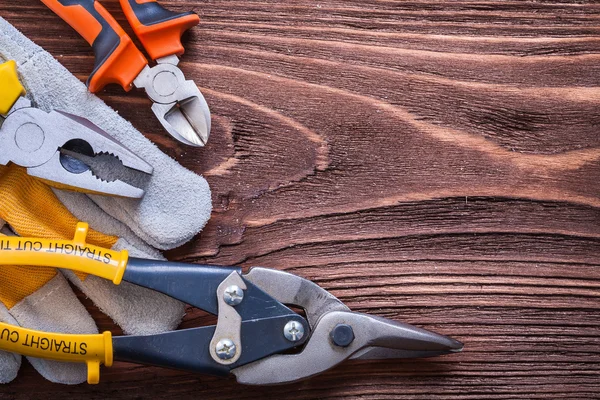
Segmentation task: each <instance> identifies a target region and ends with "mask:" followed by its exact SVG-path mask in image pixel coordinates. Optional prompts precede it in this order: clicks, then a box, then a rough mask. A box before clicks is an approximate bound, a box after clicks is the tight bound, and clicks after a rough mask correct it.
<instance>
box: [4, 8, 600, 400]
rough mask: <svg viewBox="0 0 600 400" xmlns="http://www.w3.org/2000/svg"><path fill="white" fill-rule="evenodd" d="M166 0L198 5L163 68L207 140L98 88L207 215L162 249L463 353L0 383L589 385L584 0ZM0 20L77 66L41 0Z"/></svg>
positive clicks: (83, 389)
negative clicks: (246, 377) (176, 245)
mask: <svg viewBox="0 0 600 400" xmlns="http://www.w3.org/2000/svg"><path fill="white" fill-rule="evenodd" d="M103 4H104V5H105V6H107V8H108V9H109V10H110V11H113V12H114V13H115V15H118V16H119V18H118V19H119V20H120V21H121V22H123V18H122V17H121V15H122V14H121V13H120V11H119V6H118V1H117V0H104V1H103ZM163 4H164V5H165V6H167V7H170V8H171V9H175V10H189V9H194V10H196V11H197V12H198V13H199V14H200V16H201V18H202V22H201V24H200V26H199V27H197V28H195V29H193V30H192V31H191V32H190V33H189V34H187V35H186V37H185V44H186V48H187V52H186V54H185V56H184V57H183V63H182V69H183V70H184V71H185V73H186V75H187V76H188V77H189V78H192V79H194V80H195V81H196V82H197V83H198V84H199V86H201V89H202V91H203V93H204V94H205V96H206V98H207V100H208V102H209V104H210V106H211V109H212V113H213V131H212V136H211V138H210V142H209V144H208V146H207V147H205V148H203V149H191V148H188V147H183V146H180V145H178V144H177V143H175V142H174V141H173V140H171V139H170V138H169V137H168V136H166V135H165V134H164V133H163V132H162V130H161V128H160V126H159V124H158V123H157V122H156V120H155V119H154V117H153V115H152V113H151V111H150V108H149V101H148V100H147V99H146V98H145V97H144V95H143V94H142V93H139V92H137V93H136V92H132V93H129V94H128V95H124V93H123V92H122V91H121V90H120V89H118V88H111V89H109V90H107V91H105V92H103V93H101V94H100V96H101V97H102V98H103V99H105V100H106V101H107V102H108V103H109V104H110V105H112V106H113V107H114V108H116V109H118V110H119V112H120V113H121V115H123V116H124V117H126V118H128V119H130V120H131V121H132V122H133V124H134V125H135V126H136V127H138V128H139V129H140V130H141V131H143V132H144V133H145V134H147V135H148V137H149V138H151V139H152V140H154V141H155V142H156V143H157V144H158V145H159V146H160V147H161V148H162V149H163V150H164V151H165V152H167V153H168V154H169V155H171V156H173V157H175V158H176V159H177V160H179V161H180V162H181V163H182V164H183V165H184V166H186V167H188V168H190V169H192V170H194V171H196V172H198V173H199V174H203V175H204V176H206V178H207V179H208V180H209V182H210V184H211V187H212V190H213V200H214V213H213V217H212V220H211V222H210V223H209V225H208V227H207V228H206V229H205V231H204V232H203V233H202V234H201V235H200V236H199V237H198V238H197V239H196V240H195V241H193V242H192V243H190V244H188V245H186V246H184V247H183V248H181V249H177V250H174V251H171V252H168V254H167V255H168V256H169V257H170V258H171V259H173V260H183V261H190V262H196V261H197V262H208V263H218V264H240V265H243V266H252V265H262V266H266V267H272V268H280V269H285V270H288V271H290V272H293V273H296V274H299V275H302V276H304V277H307V278H309V279H312V280H314V281H315V282H316V283H318V284H320V285H321V286H323V287H325V288H326V289H328V290H330V291H331V292H332V293H334V294H335V295H337V296H339V298H340V299H342V300H343V301H344V302H346V303H347V304H348V305H349V306H350V307H351V308H352V309H354V310H356V311H362V312H368V313H372V314H375V315H381V316H384V317H388V318H393V319H398V320H403V321H406V322H409V323H412V324H415V325H418V326H422V327H424V328H427V329H432V330H435V331H438V332H440V333H444V334H448V335H451V336H453V337H456V338H458V339H460V340H461V341H463V342H464V343H465V350H464V352H463V353H461V354H458V355H452V356H446V357H440V358H434V359H428V360H416V361H415V360H401V361H383V362H347V363H346V364H344V365H343V366H340V367H338V368H336V369H334V370H332V371H331V372H328V373H326V374H323V375H321V376H319V377H316V378H314V379H311V380H309V381H305V382H302V383H297V384H293V385H287V386H281V387H271V388H253V387H243V386H240V385H237V384H236V383H235V381H234V379H216V378H210V377H206V376H199V375H194V374H190V373H183V372H178V371H170V370H165V369H158V368H149V367H142V366H132V365H126V364H119V365H117V366H116V367H114V368H112V369H104V370H103V372H102V373H103V383H102V384H101V385H99V386H97V387H88V386H85V385H81V386H76V387H65V386H60V385H53V384H50V383H48V382H45V381H44V380H43V379H42V378H40V377H39V376H38V375H37V374H36V372H35V371H34V370H33V369H32V368H31V367H30V366H26V367H25V368H24V369H23V371H22V372H21V375H20V376H19V378H18V379H17V380H16V381H15V382H14V383H13V384H10V385H7V386H3V387H1V388H0V397H2V398H13V397H15V398H17V397H19V398H28V397H31V398H45V399H59V398H71V397H75V398H92V399H94V398H150V397H171V398H198V399H204V400H207V399H219V400H226V399H262V398H271V397H272V398H278V399H294V400H300V399H312V398H324V399H347V398H360V399H401V398H402V399H404V398H419V399H430V398H442V399H479V398H485V399H487V398H490V399H491V398H494V399H496V398H497V399H523V398H544V399H546V398H571V399H583V398H594V397H596V398H600V88H599V86H600V85H599V83H600V37H599V35H600V4H598V3H594V2H583V1H572V2H571V1H563V2H555V1H499V0H498V1H491V0H489V1H452V2H434V1H428V0H420V1H408V2H403V1H397V0H373V1H357V0H324V1H293V2H286V1H275V0H271V1H268V0H261V1H220V0H210V1H197V2H194V1H183V0H182V1H179V0H164V1H163ZM0 15H1V16H2V17H4V18H6V19H7V20H8V21H10V22H11V23H13V24H14V25H16V26H17V27H18V28H19V29H20V30H22V31H23V32H24V33H25V34H26V35H27V36H29V37H30V38H32V39H33V40H34V41H36V42H37V43H38V44H40V45H42V46H43V47H44V48H45V49H47V50H48V51H49V52H51V53H52V54H53V55H55V56H56V57H57V58H58V59H59V60H60V61H61V62H62V63H63V64H64V65H65V66H66V67H67V68H69V69H70V70H71V71H72V72H73V73H74V74H76V75H77V76H78V77H80V78H81V79H82V80H84V79H85V78H86V77H87V74H88V73H89V72H90V71H91V68H92V65H93V56H92V53H91V51H90V49H89V47H88V46H87V45H86V44H85V42H84V41H83V40H82V39H80V38H79V37H78V36H77V35H76V34H75V33H74V31H72V30H71V29H70V28H68V27H67V26H66V25H65V24H64V23H62V22H61V21H60V20H59V19H58V18H57V17H56V16H55V15H54V14H52V13H51V12H50V11H49V10H47V9H46V8H45V7H44V6H43V5H42V4H41V3H40V2H39V1H38V0H12V1H2V2H1V3H0ZM92 309H93V308H92ZM94 315H95V316H96V317H98V321H99V324H100V326H101V328H110V329H114V326H113V325H112V324H111V323H110V321H108V320H107V319H106V317H102V315H101V314H100V313H99V312H98V311H97V310H96V311H94ZM207 321H208V318H206V317H204V316H203V315H202V314H200V313H198V312H197V311H193V310H190V314H189V315H188V317H187V318H186V321H185V323H184V325H185V326H195V325H199V324H202V323H205V322H207Z"/></svg>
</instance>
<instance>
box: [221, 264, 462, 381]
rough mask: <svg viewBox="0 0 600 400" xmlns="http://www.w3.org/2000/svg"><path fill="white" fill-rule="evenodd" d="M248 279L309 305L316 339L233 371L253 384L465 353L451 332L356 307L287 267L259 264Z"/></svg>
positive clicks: (281, 296) (272, 292)
mask: <svg viewBox="0 0 600 400" xmlns="http://www.w3.org/2000/svg"><path fill="white" fill-rule="evenodd" d="M245 278H246V279H247V280H249V281H251V282H253V283H254V284H255V285H257V286H258V287H260V288H262V289H263V290H264V291H266V292H267V293H269V294H270V295H271V296H273V297H274V298H276V299H277V300H278V301H280V302H282V303H284V304H288V305H295V306H299V307H302V308H304V310H305V312H306V317H307V319H308V321H309V324H310V326H311V334H310V339H309V340H308V342H307V343H306V344H305V346H304V348H303V349H301V351H300V352H299V353H296V354H277V355H273V356H270V357H268V358H264V359H262V360H259V361H256V362H254V363H252V364H248V365H244V366H242V367H239V368H236V369H234V370H232V373H233V374H234V375H235V376H236V378H237V381H238V382H240V383H244V384H249V385H272V384H280V383H287V382H295V381H298V380H301V379H305V378H308V377H310V376H314V375H317V374H319V373H322V372H324V371H326V370H328V369H330V368H332V367H334V366H336V365H338V364H339V363H341V362H343V361H345V360H347V359H382V358H421V357H431V356H439V355H443V354H451V353H456V352H460V351H461V350H462V348H463V344H462V343H461V342H459V341H457V340H454V339H452V338H450V337H447V336H443V335H440V334H437V333H435V332H430V331H427V330H425V329H421V328H417V327H415V326H412V325H409V324H405V323H400V322H396V321H392V320H389V319H386V318H381V317H377V316H372V315H367V314H362V313H356V312H351V311H350V310H349V309H348V307H346V306H345V305H344V304H343V303H342V302H341V301H340V300H338V299H337V298H335V297H334V296H333V295H332V294H331V293H329V292H327V291H326V290H324V289H322V288H321V287H319V286H318V285H316V284H315V283H313V282H310V281H308V280H306V279H303V278H300V277H298V276H296V275H291V274H288V273H285V272H281V271H275V270H269V269H265V268H253V269H252V270H251V271H250V272H249V273H248V274H247V275H246V276H245Z"/></svg>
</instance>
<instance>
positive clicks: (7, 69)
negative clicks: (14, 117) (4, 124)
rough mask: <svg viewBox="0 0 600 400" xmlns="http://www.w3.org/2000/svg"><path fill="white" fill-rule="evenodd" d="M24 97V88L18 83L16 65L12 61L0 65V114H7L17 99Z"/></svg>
mask: <svg viewBox="0 0 600 400" xmlns="http://www.w3.org/2000/svg"><path fill="white" fill-rule="evenodd" d="M24 95H25V88H24V87H23V85H21V82H19V76H18V75H17V64H16V63H15V62H14V61H12V60H11V61H7V62H5V63H4V64H0V114H1V115H6V114H8V112H9V111H10V109H11V108H12V106H13V105H14V104H15V102H16V101H17V100H19V97H21V96H24Z"/></svg>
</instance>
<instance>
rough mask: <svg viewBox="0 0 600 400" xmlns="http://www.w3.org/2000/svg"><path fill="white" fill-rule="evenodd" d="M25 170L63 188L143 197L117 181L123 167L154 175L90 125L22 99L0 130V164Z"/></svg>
mask: <svg viewBox="0 0 600 400" xmlns="http://www.w3.org/2000/svg"><path fill="white" fill-rule="evenodd" d="M9 162H12V163H14V164H17V165H19V166H22V167H25V168H27V173H28V174H29V175H31V176H34V177H37V178H40V179H42V180H44V181H47V182H48V183H49V184H51V185H52V186H55V187H59V188H66V189H70V190H77V191H83V192H89V193H98V194H105V195H113V196H121V197H131V198H141V197H142V196H143V195H144V190H143V189H141V188H139V187H136V186H133V185H132V184H129V183H127V182H124V181H122V180H121V179H119V178H115V176H116V175H115V171H116V170H118V169H119V168H128V169H132V170H136V171H138V172H140V173H143V174H152V171H153V169H152V166H150V165H149V164H148V163H146V162H145V161H144V160H142V159H141V158H139V157H138V156H136V155H135V154H133V153H132V152H131V151H129V150H127V149H126V148H125V147H124V146H123V145H121V144H120V143H118V142H117V141H116V140H114V139H112V138H111V137H110V136H109V135H108V134H107V133H106V132H104V131H103V130H101V129H100V128H98V127H97V126H96V125H94V124H92V123H91V122H90V121H88V120H86V119H84V118H81V117H77V116H74V115H71V114H67V113H64V112H61V111H56V110H53V111H51V112H49V113H46V112H45V111H42V110H40V109H38V108H34V107H32V106H31V102H30V101H29V100H27V99H25V98H24V97H21V98H20V99H19V100H18V101H17V102H16V103H15V104H14V106H13V107H12V109H11V110H10V112H9V113H8V115H7V116H6V118H5V120H4V122H3V123H2V126H1V128H0V165H7V164H8V163H9Z"/></svg>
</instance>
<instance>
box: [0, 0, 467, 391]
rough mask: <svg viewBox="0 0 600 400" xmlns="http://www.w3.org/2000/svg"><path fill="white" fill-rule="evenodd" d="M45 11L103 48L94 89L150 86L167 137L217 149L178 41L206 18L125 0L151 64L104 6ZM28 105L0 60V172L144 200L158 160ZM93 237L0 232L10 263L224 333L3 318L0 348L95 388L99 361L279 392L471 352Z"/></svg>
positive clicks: (274, 281) (285, 276) (277, 274)
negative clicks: (210, 143)
mask: <svg viewBox="0 0 600 400" xmlns="http://www.w3.org/2000/svg"><path fill="white" fill-rule="evenodd" d="M42 2H43V3H44V4H46V5H47V6H48V7H49V8H51V9H52V10H53V11H54V12H55V13H56V14H58V15H59V16H61V17H62V18H63V19H64V20H65V21H66V22H67V23H68V24H70V25H71V26H72V27H73V28H75V29H76V30H77V31H78V32H79V33H80V34H81V35H82V36H83V37H84V38H85V39H86V40H87V41H88V43H90V45H91V46H92V48H93V50H94V53H95V57H96V65H95V67H94V70H93V72H92V74H91V75H90V77H89V80H88V88H89V90H90V91H91V92H97V91H99V90H101V89H102V88H103V87H104V86H105V85H107V84H111V83H116V84H119V85H121V86H122V87H123V88H124V89H125V90H126V91H129V90H130V89H131V88H132V87H133V86H135V87H137V88H144V89H145V91H146V93H147V94H148V96H149V97H150V99H151V100H152V101H153V103H154V104H153V106H152V110H153V112H154V114H155V115H156V117H157V118H158V120H159V121H160V123H161V125H162V126H163V127H164V129H165V130H166V131H167V132H168V133H169V134H171V135H172V136H173V137H174V138H176V139H177V140H179V141H180V142H182V143H185V144H187V145H191V146H203V145H204V144H205V143H206V142H207V140H208V137H209V134H210V129H211V117H210V111H209V108H208V105H207V104H206V101H205V99H204V97H203V96H202V94H201V93H200V90H199V89H198V87H197V86H196V84H195V83H194V82H193V81H190V80H186V79H185V77H184V75H183V73H182V71H181V70H180V69H179V68H178V67H177V65H178V63H179V59H178V56H180V55H181V54H182V53H183V46H182V45H181V41H180V37H181V35H182V34H183V32H184V31H186V30H187V29H189V28H191V27H193V26H195V25H196V24H198V22H199V18H198V16H197V15H196V14H195V13H193V12H189V13H182V14H177V13H173V12H170V11H168V10H166V9H164V8H162V7H161V6H160V5H158V4H157V3H156V2H155V1H153V0H120V4H121V7H122V9H123V11H124V13H125V16H126V18H127V20H128V22H129V24H130V25H131V27H132V29H133V31H134V32H135V34H136V35H137V37H138V38H139V40H140V42H141V43H142V44H143V46H144V48H145V50H146V51H147V53H148V54H149V55H150V57H151V59H152V60H155V61H156V65H155V66H153V67H150V66H149V65H148V62H147V60H146V59H145V57H144V56H143V55H142V53H141V52H140V51H139V50H138V49H137V48H136V46H135V45H134V44H133V42H132V41H131V39H130V38H129V37H128V36H127V34H126V33H125V31H124V30H123V29H122V28H121V27H120V26H119V24H118V23H117V22H116V20H115V19H114V18H113V17H112V16H111V15H110V14H109V12H108V11H107V10H106V9H105V8H104V7H102V6H101V5H100V4H99V3H98V2H97V1H95V0H42ZM0 50H1V49H0ZM84 89H85V88H84V87H83V86H82V92H83V91H84ZM25 96H26V92H25V88H24V87H23V85H22V84H21V83H20V81H19V78H18V71H17V66H16V64H15V63H14V62H13V61H8V62H6V63H4V64H2V65H0V117H1V118H0V123H1V125H0V165H3V166H7V165H9V164H12V165H16V166H19V167H22V168H23V169H24V170H25V171H26V173H27V175H29V176H30V177H35V178H39V179H41V180H42V181H44V182H45V183H47V184H48V185H50V186H53V187H55V188H59V189H67V190H72V191H79V192H84V193H91V194H100V195H110V196H116V197H123V198H133V199H142V198H143V196H144V187H143V185H140V182H143V179H144V178H146V179H152V174H153V167H152V166H151V165H150V164H148V163H147V162H146V161H144V160H143V159H142V158H140V157H138V156H137V155H136V154H134V153H133V152H132V151H130V150H128V149H127V148H126V147H125V146H123V145H122V144H121V143H119V142H118V141H116V140H115V139H113V138H112V137H111V134H110V132H105V131H104V130H102V129H101V128H99V127H98V126H96V125H94V124H93V123H92V122H90V121H89V120H87V119H85V118H82V117H80V116H76V115H71V114H69V113H68V111H69V110H58V109H54V110H51V111H49V112H47V111H45V110H42V109H40V108H36V107H35V104H32V102H31V101H30V100H28V99H27V98H26V97H25ZM121 170H127V171H128V174H134V175H136V176H137V177H138V178H136V179H134V180H130V179H124V178H123V179H122V177H123V176H129V175H128V174H124V173H121ZM159 170H160V169H159V168H157V169H156V171H159ZM0 194H1V193H0ZM146 197H148V196H146ZM1 200H2V197H1V196H0V201H1ZM207 218H208V217H207ZM76 221H77V220H75V222H76ZM75 222H73V225H72V228H71V229H73V227H74V226H75ZM2 225H3V221H1V220H0V227H1V226H2ZM71 232H72V230H71ZM5 233H6V232H5ZM88 235H90V237H91V235H92V231H91V230H88V225H87V224H86V223H83V222H81V223H79V224H77V227H76V230H75V236H74V238H73V239H72V240H65V238H64V237H62V238H54V237H45V238H34V237H21V236H11V235H10V234H9V235H8V236H4V235H0V265H4V266H5V268H11V267H13V268H14V267H19V266H25V267H33V268H36V269H38V270H39V269H40V268H48V267H52V268H62V269H64V270H70V271H75V272H77V273H82V274H89V275H91V276H95V277H99V278H104V279H106V280H109V281H112V283H113V284H114V285H120V284H121V283H122V282H128V284H133V285H135V286H137V287H142V288H147V289H150V290H151V291H154V292H158V293H162V294H164V295H167V296H169V297H171V298H173V299H177V300H179V301H181V302H184V303H187V304H189V305H191V306H193V307H196V308H198V309H201V310H204V311H206V312H208V313H211V314H214V315H216V316H217V322H216V325H212V326H201V327H196V328H189V329H181V330H173V331H168V332H162V333H154V334H143V335H130V336H127V335H125V336H114V337H113V336H112V335H111V333H110V332H104V333H103V334H66V333H60V332H58V333H57V332H45V331H39V330H32V329H27V327H20V326H17V325H15V324H13V323H4V322H0V349H1V350H5V351H8V352H13V353H17V354H22V355H25V356H28V357H34V358H40V359H48V360H56V361H63V362H73V363H85V364H87V380H88V382H89V383H98V381H99V375H100V366H101V365H102V364H104V365H105V366H107V367H110V366H111V365H112V363H113V361H126V362H133V363H139V364H147V365H154V366H161V367H168V368H176V369H182V370H187V371H193V372H199V373H205V374H211V375H220V376H225V375H228V374H230V373H231V374H233V375H235V377H236V379H237V381H238V382H240V383H244V384H249V385H270V384H281V383H288V382H295V381H298V380H301V379H304V378H308V377H311V376H314V375H317V374H319V373H322V372H324V371H326V370H328V369H330V368H333V367H334V366H336V365H338V364H340V363H341V362H343V361H345V360H348V359H361V360H378V359H389V358H420V357H432V356H439V355H445V354H450V353H455V352H459V351H461V350H462V347H463V345H462V343H460V342H458V341H456V340H454V339H451V338H449V337H446V336H443V335H440V334H437V333H434V332H430V331H427V330H424V329H420V328H417V327H415V326H412V325H408V324H404V323H400V322H395V321H392V320H389V319H385V318H381V317H377V316H372V315H367V314H362V313H357V312H352V311H350V309H349V308H348V307H347V306H346V305H344V304H343V303H342V302H341V301H340V300H338V299H337V298H336V297H334V296H333V295H332V294H331V293H329V292H327V291H326V290H324V289H323V288H321V287H319V286H318V285H316V284H315V283H313V282H311V281H309V280H306V279H304V278H302V277H300V276H296V275H293V274H290V273H287V272H283V271H278V270H272V269H267V268H252V269H250V270H249V271H247V272H246V273H244V271H243V270H242V269H241V268H237V267H222V266H209V265H194V264H184V263H175V262H168V261H160V260H150V259H145V258H135V257H130V256H129V252H128V251H127V250H115V248H111V249H109V248H105V247H103V246H101V245H97V244H98V243H94V244H90V243H88ZM24 236H28V235H24ZM109 239H110V238H109ZM90 241H91V240H90ZM115 241H116V239H115ZM92 242H93V241H92ZM109 242H110V243H111V244H112V243H114V241H109ZM0 290H1V289H0ZM161 304H163V305H162V307H164V303H161ZM298 309H300V310H301V311H300V312H297V311H295V310H298ZM0 311H1V310H0ZM173 326H175V325H173ZM82 381H83V379H82V380H80V381H79V382H82Z"/></svg>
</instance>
